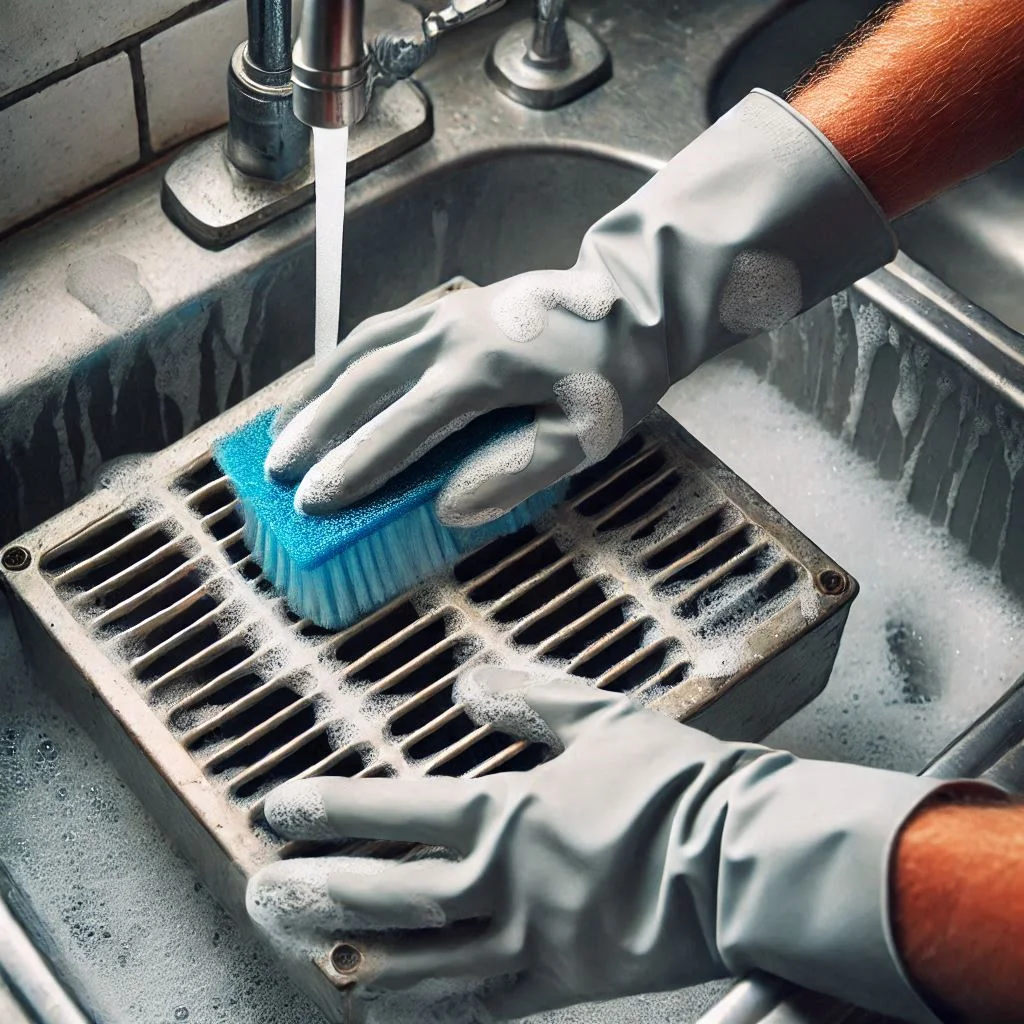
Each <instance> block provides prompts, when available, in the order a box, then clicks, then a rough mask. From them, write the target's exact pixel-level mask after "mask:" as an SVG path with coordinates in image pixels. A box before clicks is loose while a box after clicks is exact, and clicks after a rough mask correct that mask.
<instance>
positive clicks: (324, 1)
mask: <svg viewBox="0 0 1024 1024" xmlns="http://www.w3.org/2000/svg"><path fill="white" fill-rule="evenodd" d="M504 4H505V0H451V2H450V3H449V4H448V6H447V7H444V8H442V9H441V10H439V11H431V12H430V13H428V14H427V15H426V16H425V17H424V18H423V24H422V33H421V35H420V37H419V38H414V39H410V38H406V37H402V36H395V35H393V34H390V33H385V34H383V35H380V36H377V37H375V38H373V39H371V40H369V41H365V40H364V36H363V15H364V7H365V0H305V2H304V4H303V7H302V18H301V21H300V25H299V37H298V39H297V41H296V43H295V49H294V51H293V53H292V88H293V95H294V103H295V114H296V116H297V117H298V118H299V120H300V121H302V122H304V123H305V124H308V125H310V126H312V127H314V128H341V127H343V126H346V125H353V124H356V123H357V122H359V121H361V120H362V119H363V117H365V116H366V111H367V105H368V102H369V97H370V94H371V92H372V89H373V86H374V85H375V84H377V83H380V82H387V83H393V82H395V81H399V80H401V79H404V78H408V77H409V76H410V75H411V74H413V73H414V72H415V71H416V70H417V69H418V68H419V67H420V66H421V65H422V64H423V63H424V61H426V60H427V58H428V57H429V56H430V55H431V54H432V53H433V52H434V47H435V45H436V42H437V39H438V38H439V37H440V36H442V35H443V34H444V33H446V32H449V31H450V30H451V29H453V28H458V27H459V26H461V25H465V24H467V23H468V22H470V21H475V20H476V19H477V18H479V17H482V16H483V15H485V14H489V13H490V12H491V11H496V10H497V9H498V8H499V7H503V6H504Z"/></svg>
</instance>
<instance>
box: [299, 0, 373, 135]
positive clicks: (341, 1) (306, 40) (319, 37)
mask: <svg viewBox="0 0 1024 1024" xmlns="http://www.w3.org/2000/svg"><path fill="white" fill-rule="evenodd" d="M364 6H365V3H364V0H304V3H303V7H302V17H301V20H300V22H299V36H298V39H297V40H296V43H295V49H294V50H293V52H292V103H293V105H294V108H295V116H296V117H297V118H298V119H299V120H300V121H302V122H303V123H304V124H308V125H310V126H311V127H313V128H343V127H346V126H348V125H353V124H356V123H357V122H359V121H361V120H362V119H363V118H364V117H365V116H366V107H367V101H368V96H367V93H368V77H369V76H368V69H369V63H370V62H369V59H368V57H367V54H366V46H365V45H364V42H363V15H364Z"/></svg>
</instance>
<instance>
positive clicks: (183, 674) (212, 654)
mask: <svg viewBox="0 0 1024 1024" xmlns="http://www.w3.org/2000/svg"><path fill="white" fill-rule="evenodd" d="M245 637H246V627H245V626H244V625H241V626H236V627H235V628H234V629H231V630H228V631H227V632H225V633H223V634H222V635H221V636H220V637H218V639H217V640H215V641H214V642H213V643H211V644H208V645H207V646H206V647H204V648H203V649H202V650H201V651H198V652H197V653H196V654H193V655H192V656H191V657H189V658H186V659H185V660H183V661H182V662H181V663H180V664H179V665H177V666H175V667H174V668H173V669H171V670H169V671H168V672H166V673H165V674H164V675H162V676H160V678H158V679H154V680H153V681H152V682H151V683H150V684H149V687H148V691H149V693H150V694H151V695H156V694H159V693H160V692H161V691H162V690H164V689H165V688H166V687H168V686H170V685H172V684H173V683H177V682H180V681H181V680H183V679H186V678H188V676H190V675H192V674H193V673H195V672H197V671H198V670H200V669H202V668H203V667H204V666H205V665H206V664H208V663H209V662H211V661H214V660H215V659H216V658H217V656H218V655H220V654H223V653H225V652H226V651H228V650H230V649H231V648H232V647H233V646H238V645H240V644H242V643H245ZM261 653H263V651H262V650H255V651H253V659H255V658H257V657H258V656H259V655H260V654H261ZM215 681H216V680H214V682H215ZM210 685H211V686H212V685H213V683H212V682H211V683H210ZM188 706H189V704H188V698H183V700H182V702H181V703H180V704H176V705H175V707H176V708H181V709H182V710H184V709H185V708H186V707H188Z"/></svg>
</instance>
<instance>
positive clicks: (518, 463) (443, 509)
mask: <svg viewBox="0 0 1024 1024" xmlns="http://www.w3.org/2000/svg"><path fill="white" fill-rule="evenodd" d="M536 443H537V424H536V421H534V422H532V423H528V424H526V425H525V426H523V427H520V428H519V429H518V430H513V431H511V432H510V433H508V434H505V435H503V436H502V437H499V438H496V439H495V440H493V441H491V442H490V443H489V444H486V445H484V446H483V447H482V448H480V449H479V450H478V451H475V452H473V454H472V455H470V456H468V457H467V458H466V459H465V460H464V461H463V462H462V464H461V465H460V466H459V468H458V469H457V470H456V471H455V472H454V473H453V474H452V475H451V477H450V478H449V480H448V483H446V484H445V485H444V487H443V489H442V490H441V493H440V494H439V495H438V496H437V501H436V502H435V507H436V509H437V517H438V519H440V520H441V522H442V523H444V524H445V525H446V526H460V527H469V526H480V525H481V524H483V523H488V522H490V521H491V520H492V519H497V518H498V516H501V515H504V514H505V513H506V512H507V511H508V509H507V508H480V509H472V510H466V509H464V508H462V507H461V506H462V505H464V504H465V503H466V502H467V500H469V498H470V497H471V495H472V494H473V492H474V491H475V490H476V489H477V488H478V487H479V486H480V485H481V484H483V483H485V482H486V481H488V480H491V479H492V478H494V477H501V476H510V475H512V474H513V473H519V472H521V471H522V470H524V469H526V467H527V466H528V465H529V464H530V461H531V460H532V459H533V453H534V448H535V446H536Z"/></svg>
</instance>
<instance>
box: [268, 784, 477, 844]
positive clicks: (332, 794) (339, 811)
mask: <svg viewBox="0 0 1024 1024" xmlns="http://www.w3.org/2000/svg"><path fill="white" fill-rule="evenodd" d="M492 803H493V800H492V797H491V796H490V790H489V787H488V785H487V780H483V779H482V780H479V781H477V780H473V779H447V778H437V779H341V778H331V779H296V780H293V781H291V782H286V783H284V784H283V785H281V786H278V787H277V788H276V789H275V790H274V791H273V792H272V793H271V794H270V795H269V796H268V797H267V799H266V802H265V803H264V805H263V813H264V816H265V817H266V819H267V822H268V823H269V824H270V826H271V828H273V829H274V831H275V832H277V833H278V834H279V835H281V836H283V837H285V838H287V839H312V840H324V839H386V840H394V841H397V842H410V843H424V844H425V845H427V846H443V847H446V848H447V849H450V850H454V851H455V852H457V853H466V852H468V851H469V850H470V849H472V847H473V845H474V842H475V840H476V838H477V836H478V835H479V832H480V828H481V826H482V824H483V822H484V820H485V818H486V816H487V813H488V810H489V808H490V806H491V804H492Z"/></svg>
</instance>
